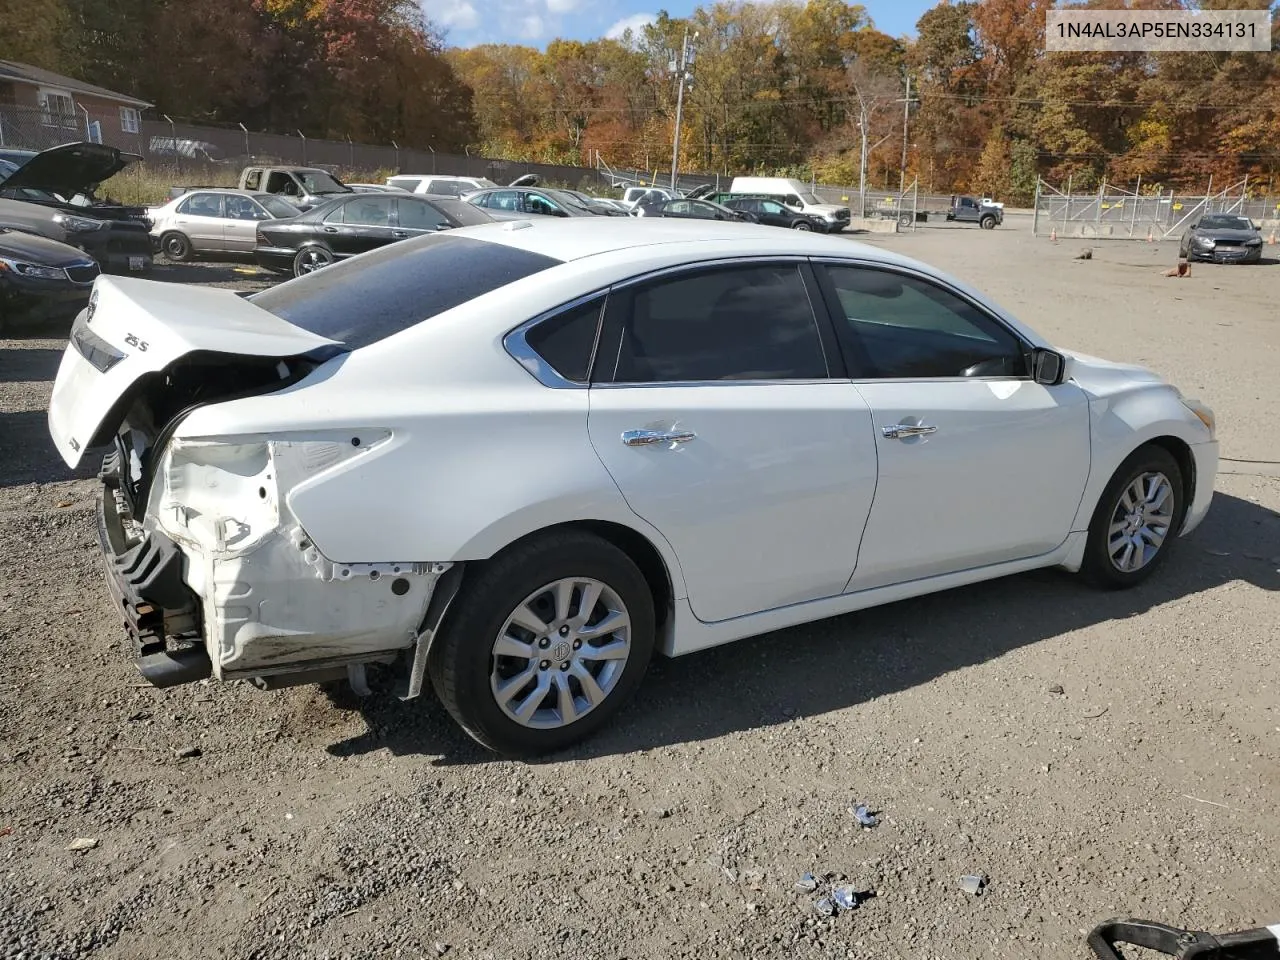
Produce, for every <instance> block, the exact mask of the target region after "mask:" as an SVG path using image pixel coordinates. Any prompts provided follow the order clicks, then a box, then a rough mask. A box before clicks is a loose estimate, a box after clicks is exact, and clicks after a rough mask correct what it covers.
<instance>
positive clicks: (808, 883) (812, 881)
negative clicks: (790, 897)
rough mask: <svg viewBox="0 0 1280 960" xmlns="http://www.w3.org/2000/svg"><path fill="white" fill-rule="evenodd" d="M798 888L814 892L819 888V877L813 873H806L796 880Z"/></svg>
mask: <svg viewBox="0 0 1280 960" xmlns="http://www.w3.org/2000/svg"><path fill="white" fill-rule="evenodd" d="M796 889H797V890H804V891H805V892H806V893H813V891H815V890H817V889H818V878H817V877H815V876H814V875H813V874H812V873H806V874H805V875H804V876H803V877H801V878H800V879H799V880H798V881H797V882H796Z"/></svg>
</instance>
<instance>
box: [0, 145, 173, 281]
mask: <svg viewBox="0 0 1280 960" xmlns="http://www.w3.org/2000/svg"><path fill="white" fill-rule="evenodd" d="M137 159H138V158H137V157H134V156H131V155H129V154H125V153H122V152H121V151H119V150H117V149H116V148H115V147H109V146H105V145H103V144H100V143H68V144H63V145H62V146H60V147H53V148H52V149H49V150H45V151H43V152H41V153H38V154H36V155H35V156H33V157H30V158H29V159H27V160H26V162H25V163H23V164H22V165H21V166H20V167H18V168H17V169H16V170H13V171H12V172H9V173H8V174H7V176H5V177H4V178H3V180H0V227H4V228H8V229H12V230H24V231H26V232H28V233H38V234H40V235H41V236H44V237H48V238H49V239H50V240H57V241H58V242H59V243H66V244H70V245H71V246H73V247H79V248H80V249H81V250H83V251H84V252H85V253H87V254H89V256H91V257H93V259H94V260H96V261H97V262H98V265H99V266H100V267H101V268H102V269H103V270H105V271H108V272H119V273H146V272H147V271H149V270H150V269H151V237H150V234H149V233H148V231H149V230H150V229H151V223H150V221H149V220H148V219H147V211H146V210H145V209H144V208H142V207H130V206H122V205H120V204H115V203H111V202H103V201H98V200H95V199H94V191H95V190H96V189H97V187H98V185H99V184H101V183H102V182H103V181H105V180H108V179H110V178H111V177H113V176H115V175H116V174H117V173H119V172H120V171H121V170H123V169H124V168H125V167H126V166H127V165H128V164H130V163H132V162H133V161H134V160H137Z"/></svg>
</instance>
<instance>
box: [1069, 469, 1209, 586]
mask: <svg viewBox="0 0 1280 960" xmlns="http://www.w3.org/2000/svg"><path fill="white" fill-rule="evenodd" d="M1186 489H1187V484H1186V480H1185V478H1184V477H1183V476H1182V469H1181V468H1180V467H1179V466H1178V461H1177V460H1175V459H1174V458H1173V455H1172V454H1171V453H1169V451H1168V450H1165V449H1164V448H1163V447H1158V446H1155V445H1154V444H1147V445H1146V446H1143V447H1139V448H1138V449H1137V450H1135V451H1134V452H1133V453H1131V454H1130V455H1129V456H1128V458H1127V459H1126V460H1125V461H1124V463H1122V464H1120V467H1119V468H1118V469H1117V470H1116V472H1115V475H1114V476H1112V478H1111V480H1110V482H1109V483H1108V484H1107V486H1106V488H1105V489H1104V490H1103V491H1102V496H1101V497H1100V498H1099V499H1098V505H1097V507H1096V508H1095V509H1094V511H1093V519H1092V520H1091V521H1090V523H1089V539H1088V542H1087V543H1086V545H1085V551H1084V563H1083V564H1082V566H1081V569H1080V572H1081V573H1083V574H1084V575H1085V577H1087V578H1088V579H1089V580H1090V581H1092V582H1093V583H1094V584H1096V585H1097V586H1100V587H1103V588H1106V589H1110V590H1117V589H1125V588H1127V587H1133V586H1137V585H1138V584H1139V583H1141V582H1142V581H1143V580H1145V579H1147V577H1149V576H1151V574H1152V573H1153V572H1154V571H1155V569H1156V568H1157V567H1158V566H1160V564H1162V563H1163V562H1164V559H1165V556H1166V555H1167V554H1168V553H1169V548H1170V547H1171V546H1172V544H1173V541H1174V540H1175V539H1176V538H1177V536H1178V531H1179V530H1181V529H1182V520H1183V517H1185V516H1186V512H1187V502H1186ZM1163 490H1167V493H1164V492H1160V491H1163ZM1148 491H1151V492H1153V493H1154V495H1155V497H1156V500H1157V501H1158V502H1156V503H1155V504H1154V506H1155V507H1156V508H1157V509H1152V507H1153V504H1152V502H1151V501H1149V500H1148V498H1147V493H1148ZM1170 500H1172V504H1169V501H1170ZM1148 533H1149V534H1159V543H1157V544H1154V545H1153V544H1152V543H1151V542H1150V540H1149V539H1148V538H1147V534H1148ZM1131 543H1132V544H1136V545H1135V546H1132V547H1130V546H1129V545H1128V544H1131Z"/></svg>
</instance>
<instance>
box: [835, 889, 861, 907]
mask: <svg viewBox="0 0 1280 960" xmlns="http://www.w3.org/2000/svg"><path fill="white" fill-rule="evenodd" d="M831 899H832V901H833V902H834V903H835V905H836V906H837V907H838V908H839V909H841V910H857V909H858V891H857V890H855V889H853V887H836V888H835V889H834V890H832V891H831Z"/></svg>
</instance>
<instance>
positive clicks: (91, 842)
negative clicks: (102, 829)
mask: <svg viewBox="0 0 1280 960" xmlns="http://www.w3.org/2000/svg"><path fill="white" fill-rule="evenodd" d="M97 845H98V841H97V840H95V839H94V838H93V837H76V838H75V839H74V840H72V841H71V842H70V843H68V844H67V845H66V846H65V847H63V848H62V849H63V850H76V851H81V850H92V849H93V848H94V847H96V846H97Z"/></svg>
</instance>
